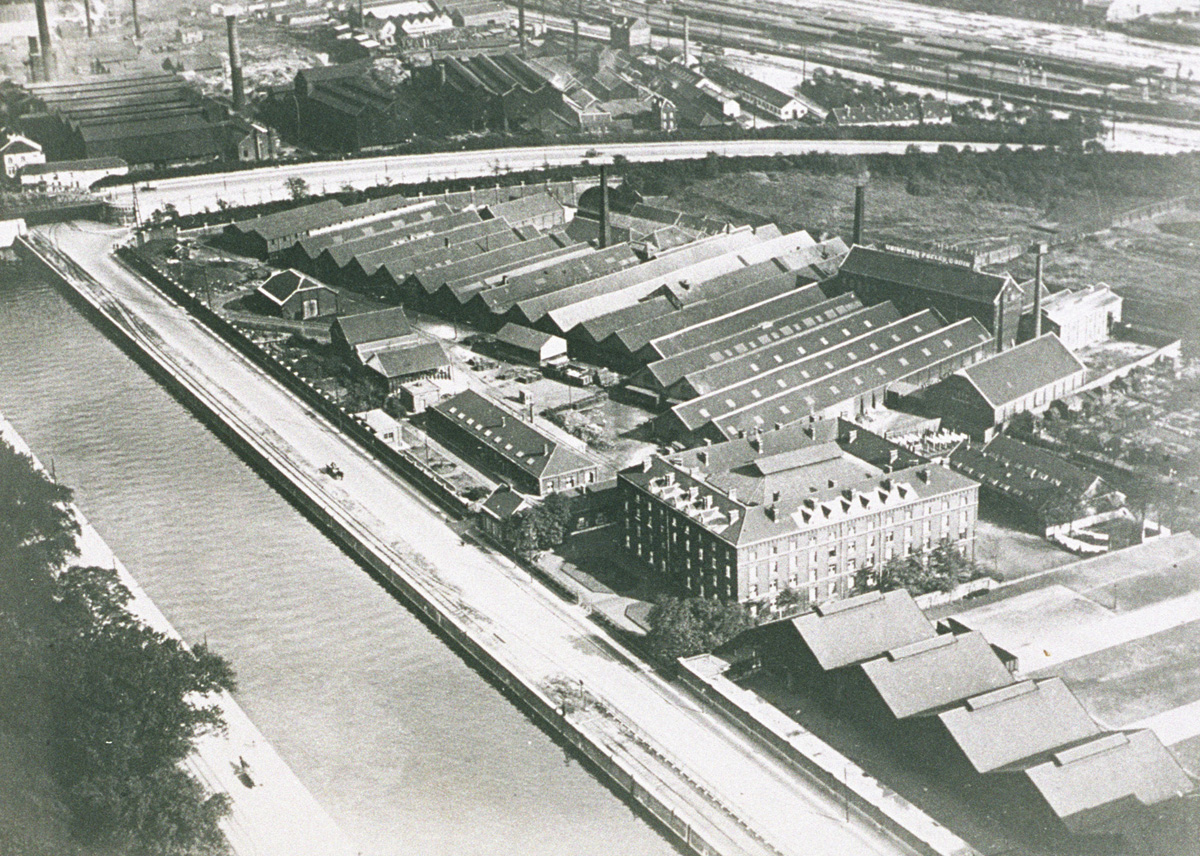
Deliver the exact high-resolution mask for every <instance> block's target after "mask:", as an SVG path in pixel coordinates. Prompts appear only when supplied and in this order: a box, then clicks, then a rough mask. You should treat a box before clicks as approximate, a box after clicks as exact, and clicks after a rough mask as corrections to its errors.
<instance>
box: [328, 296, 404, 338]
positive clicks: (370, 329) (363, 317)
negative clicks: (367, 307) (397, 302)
mask: <svg viewBox="0 0 1200 856" xmlns="http://www.w3.org/2000/svg"><path fill="white" fill-rule="evenodd" d="M333 323H334V324H335V325H337V327H338V328H339V329H340V330H341V331H342V335H343V336H344V337H345V339H346V342H347V343H348V344H349V345H350V347H352V348H357V347H359V346H361V345H369V344H371V343H372V342H382V341H383V340H385V339H394V338H398V337H401V336H408V335H413V328H412V325H411V324H409V323H408V316H407V315H405V314H404V310H403V309H402V308H401V307H399V306H396V307H393V308H391V309H376V310H373V311H371V312H360V313H358V314H356V315H339V316H338V317H337V318H336V319H335V320H334V322H333Z"/></svg>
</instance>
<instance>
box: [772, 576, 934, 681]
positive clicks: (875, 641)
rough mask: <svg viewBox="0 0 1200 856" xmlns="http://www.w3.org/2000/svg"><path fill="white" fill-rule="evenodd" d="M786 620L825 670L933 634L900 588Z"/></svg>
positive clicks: (920, 639) (917, 640) (854, 661)
mask: <svg viewBox="0 0 1200 856" xmlns="http://www.w3.org/2000/svg"><path fill="white" fill-rule="evenodd" d="M788 621H789V622H790V623H791V625H792V627H793V628H794V630H795V632H796V634H797V635H798V636H799V637H800V639H801V640H802V641H803V642H804V644H805V645H806V646H808V649H809V650H810V651H811V652H812V654H813V657H815V658H816V661H817V663H818V664H819V665H820V666H821V668H822V669H825V670H826V671H828V670H830V669H838V668H841V667H843V666H850V665H853V664H855V663H859V662H862V661H864V660H869V659H871V658H872V657H878V656H879V655H881V654H884V653H886V652H887V651H890V650H892V649H894V648H900V647H902V646H904V645H911V644H913V643H914V642H921V641H924V640H927V639H933V638H934V637H935V636H936V635H937V634H936V633H935V632H934V629H933V625H932V624H930V623H929V622H928V621H927V620H926V619H925V616H924V615H923V614H922V613H921V610H920V608H919V607H918V606H917V604H916V602H915V601H913V599H912V595H910V594H909V593H908V592H906V591H902V590H897V591H890V592H886V593H883V592H877V591H876V592H868V593H867V594H863V595H859V596H858V597H851V598H847V599H845V600H839V601H834V602H832V603H827V604H823V605H821V606H818V607H817V608H815V609H814V610H813V611H812V612H806V613H804V614H803V615H798V616H796V617H795V618H792V619H788Z"/></svg>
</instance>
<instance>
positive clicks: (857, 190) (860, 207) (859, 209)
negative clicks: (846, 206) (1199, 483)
mask: <svg viewBox="0 0 1200 856" xmlns="http://www.w3.org/2000/svg"><path fill="white" fill-rule="evenodd" d="M866 205H867V188H866V185H865V184H864V183H863V182H862V180H859V182H858V184H857V185H855V187H854V241H853V243H855V244H861V243H862V236H863V216H864V212H865V209H866Z"/></svg>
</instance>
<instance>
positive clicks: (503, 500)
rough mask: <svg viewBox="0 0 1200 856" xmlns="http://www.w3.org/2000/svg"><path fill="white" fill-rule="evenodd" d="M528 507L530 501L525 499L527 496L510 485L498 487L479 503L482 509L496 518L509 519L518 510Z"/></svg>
mask: <svg viewBox="0 0 1200 856" xmlns="http://www.w3.org/2000/svg"><path fill="white" fill-rule="evenodd" d="M528 507H529V503H528V502H526V501H525V497H523V496H521V494H519V493H517V492H516V491H515V490H513V489H512V488H510V487H509V486H508V485H501V486H500V487H498V488H496V489H495V490H494V491H492V492H491V494H489V495H488V498H487V499H485V500H484V501H483V502H481V503H480V504H479V510H480V511H483V512H484V513H485V514H488V515H489V516H491V517H493V518H495V519H496V520H507V519H508V518H510V517H512V516H513V515H514V514H516V513H517V512H518V511H520V510H522V509H523V508H528Z"/></svg>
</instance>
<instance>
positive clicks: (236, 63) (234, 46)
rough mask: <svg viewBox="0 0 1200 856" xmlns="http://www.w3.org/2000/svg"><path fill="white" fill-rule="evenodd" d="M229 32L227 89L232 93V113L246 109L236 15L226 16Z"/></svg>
mask: <svg viewBox="0 0 1200 856" xmlns="http://www.w3.org/2000/svg"><path fill="white" fill-rule="evenodd" d="M225 26H226V28H227V29H228V30H229V87H230V89H231V90H232V92H233V112H235V113H240V112H242V110H244V109H245V108H246V87H245V84H244V83H243V82H242V46H241V43H240V41H239V39H238V25H237V15H226V16H225Z"/></svg>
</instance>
